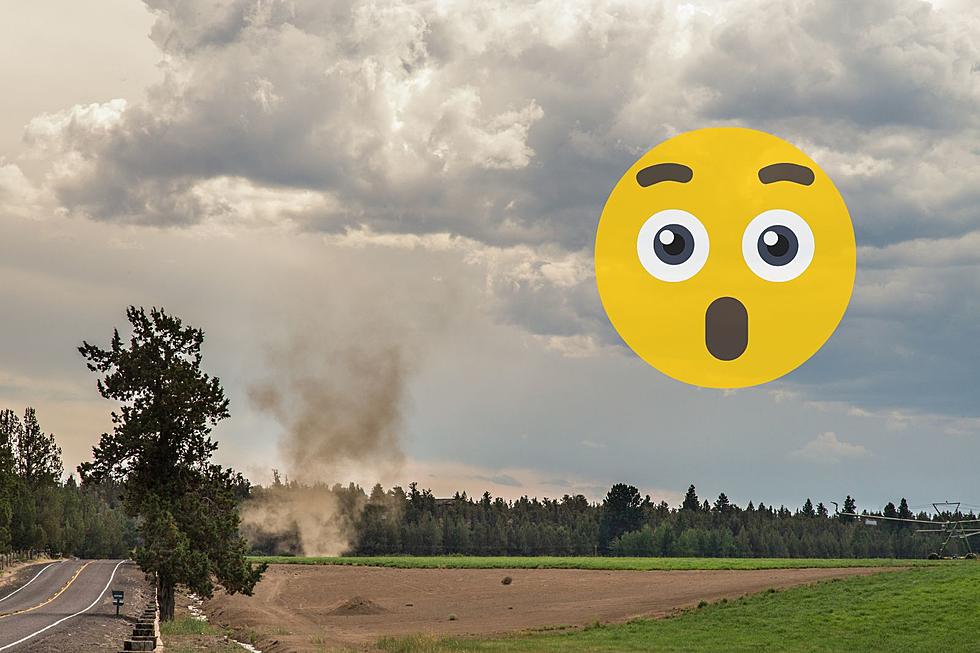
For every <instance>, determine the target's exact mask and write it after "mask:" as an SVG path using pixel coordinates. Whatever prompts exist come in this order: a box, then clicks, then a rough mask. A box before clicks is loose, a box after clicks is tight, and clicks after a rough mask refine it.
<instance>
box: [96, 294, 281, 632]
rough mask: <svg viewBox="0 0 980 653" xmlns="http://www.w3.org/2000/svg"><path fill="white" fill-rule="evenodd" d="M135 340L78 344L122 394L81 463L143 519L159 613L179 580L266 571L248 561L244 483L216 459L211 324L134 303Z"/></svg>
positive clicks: (105, 390) (144, 552)
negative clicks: (108, 427)
mask: <svg viewBox="0 0 980 653" xmlns="http://www.w3.org/2000/svg"><path fill="white" fill-rule="evenodd" d="M126 317H127V318H128V319H129V322H130V324H131V326H132V329H133V333H132V336H131V337H130V339H129V343H128V346H127V344H125V343H124V342H123V339H122V337H121V336H120V335H119V331H118V330H115V331H114V332H113V336H112V340H111V342H110V345H109V348H108V349H102V348H100V347H97V346H95V345H91V344H89V343H87V342H84V343H83V344H82V346H81V347H79V349H78V350H79V352H80V353H81V354H82V356H83V357H84V358H85V360H86V361H87V366H88V368H89V370H91V371H93V372H97V373H99V374H100V375H101V376H100V378H99V381H98V389H99V392H100V394H101V395H102V396H103V397H105V398H106V399H113V400H115V401H118V402H120V408H119V411H118V412H116V411H113V412H112V422H113V425H114V426H113V431H112V433H103V434H102V437H101V439H100V441H99V445H98V446H97V447H95V448H94V449H93V460H92V461H91V462H87V463H83V464H82V465H80V466H79V472H80V473H81V474H82V477H83V479H84V480H86V481H96V482H98V481H102V480H106V479H110V480H116V481H119V482H120V483H122V487H123V490H124V503H125V506H126V509H127V510H128V512H129V513H130V514H131V515H134V516H138V517H139V518H140V520H141V527H140V533H141V535H142V538H143V544H142V545H141V546H140V547H139V548H137V550H136V551H135V555H134V557H135V559H136V561H137V562H138V563H139V564H140V566H141V567H142V568H143V570H144V571H147V572H153V573H155V574H156V578H157V591H158V594H159V597H160V602H161V604H160V612H161V617H162V618H163V619H165V620H171V619H173V614H174V587H175V586H176V585H177V584H178V583H179V584H184V585H187V586H188V587H190V588H191V589H192V590H193V591H195V592H197V593H199V594H201V595H203V596H211V595H212V593H213V590H214V587H215V582H217V583H218V584H220V585H221V586H222V587H223V588H224V590H225V591H226V592H228V593H231V594H233V593H236V592H242V593H245V594H251V592H252V589H253V587H254V586H255V583H256V582H257V581H258V579H259V577H260V576H261V573H262V571H263V570H264V569H265V566H264V565H260V566H258V567H253V566H252V565H251V564H249V562H248V561H247V560H246V559H245V553H246V548H247V545H246V542H245V540H244V539H243V538H242V537H241V536H240V535H239V532H238V525H239V515H238V505H237V504H238V501H239V498H240V497H241V496H242V493H243V492H242V488H245V492H247V482H246V481H245V480H244V479H243V478H242V477H241V475H240V474H235V473H234V472H233V471H232V470H230V469H223V468H222V467H221V466H220V465H216V464H214V463H212V462H211V457H212V455H213V454H214V452H215V450H216V449H217V447H218V445H217V443H215V442H214V440H212V439H211V436H210V434H211V430H212V429H213V428H214V426H215V425H216V424H217V423H218V422H220V421H221V420H223V419H225V418H226V417H228V416H229V413H228V399H226V398H225V394H224V390H223V389H222V387H221V383H220V381H219V380H218V379H217V378H216V377H211V376H209V375H207V374H205V373H204V372H203V371H202V370H201V360H202V354H201V345H202V343H203V342H204V332H203V331H202V330H200V329H196V328H194V327H190V326H185V325H184V324H183V323H182V322H181V320H180V319H179V318H177V317H174V316H172V315H168V314H167V313H166V312H165V311H164V310H163V309H156V308H154V309H152V310H151V311H150V312H149V313H147V312H146V310H145V309H143V308H136V307H135V306H130V307H129V308H128V309H127V310H126Z"/></svg>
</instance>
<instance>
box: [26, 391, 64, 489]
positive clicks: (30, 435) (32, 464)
mask: <svg viewBox="0 0 980 653" xmlns="http://www.w3.org/2000/svg"><path fill="white" fill-rule="evenodd" d="M16 454H17V475H18V476H20V477H21V478H22V479H23V480H24V481H25V482H26V483H27V484H28V485H30V486H31V487H39V486H42V485H50V484H53V483H57V482H58V481H60V480H61V475H62V473H63V468H62V464H61V447H59V446H58V444H57V442H55V439H54V435H53V434H47V433H45V432H44V431H42V430H41V425H40V424H39V423H38V421H37V412H36V411H35V410H34V409H33V408H31V407H30V406H28V407H27V410H25V411H24V421H23V423H22V425H21V427H20V429H19V430H18V438H17V446H16Z"/></svg>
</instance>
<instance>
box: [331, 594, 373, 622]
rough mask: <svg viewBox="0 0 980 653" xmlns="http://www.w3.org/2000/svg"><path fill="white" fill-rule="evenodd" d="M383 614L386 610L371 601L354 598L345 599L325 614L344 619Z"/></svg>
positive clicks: (360, 597)
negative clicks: (346, 617) (353, 616)
mask: <svg viewBox="0 0 980 653" xmlns="http://www.w3.org/2000/svg"><path fill="white" fill-rule="evenodd" d="M383 612H387V610H385V609H384V608H382V607H381V606H380V605H378V604H377V603H375V602H374V601H372V600H371V599H366V598H364V597H362V596H355V597H354V598H352V599H347V600H346V601H344V602H343V603H341V604H340V605H338V606H337V607H336V608H334V609H333V610H331V611H330V612H328V613H327V614H331V615H337V616H341V617H344V616H349V615H359V614H381V613H383Z"/></svg>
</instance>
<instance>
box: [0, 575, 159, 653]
mask: <svg viewBox="0 0 980 653" xmlns="http://www.w3.org/2000/svg"><path fill="white" fill-rule="evenodd" d="M141 585H142V574H141V573H139V572H138V570H136V569H135V567H134V566H133V565H131V564H124V563H123V561H121V560H63V561H59V562H54V563H48V564H41V565H33V566H31V567H27V568H25V569H22V570H20V572H18V575H17V578H16V579H14V581H13V582H10V583H6V584H5V585H4V587H3V588H2V589H0V651H2V652H4V653H8V652H9V653H15V652H16V653H19V652H21V651H39V650H43V651H53V652H57V653H61V652H67V651H90V650H102V649H105V650H114V651H117V650H119V649H120V647H121V645H122V638H123V637H124V636H125V634H126V633H127V630H129V629H131V628H132V625H131V623H130V620H131V616H132V615H128V612H129V611H130V610H134V611H136V610H138V609H139V608H141V607H142V603H144V602H145V600H146V597H145V596H143V595H142V594H143V590H142V588H141V587H140V586H141ZM110 589H123V590H124V591H125V592H126V605H125V606H124V608H125V609H124V610H123V613H122V614H121V615H120V616H119V617H116V616H115V608H113V606H112V597H111V594H110V592H109V590H110ZM127 626H128V628H127Z"/></svg>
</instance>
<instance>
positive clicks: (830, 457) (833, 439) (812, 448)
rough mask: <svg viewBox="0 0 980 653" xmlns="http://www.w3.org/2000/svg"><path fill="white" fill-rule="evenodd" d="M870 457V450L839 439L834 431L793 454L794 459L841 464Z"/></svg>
mask: <svg viewBox="0 0 980 653" xmlns="http://www.w3.org/2000/svg"><path fill="white" fill-rule="evenodd" d="M867 455H868V450H867V449H865V448H864V447H863V446H862V445H860V444H851V443H850V442H844V441H843V440H840V439H838V438H837V434H836V433H833V432H832V431H827V432H825V433H821V434H820V435H818V436H817V437H815V438H814V439H812V440H810V441H809V442H807V443H806V444H805V445H803V448H802V449H798V450H796V451H794V452H793V453H792V456H793V457H794V458H799V459H802V460H808V461H810V462H815V463H839V462H840V461H841V460H853V459H855V458H863V457H865V456H867Z"/></svg>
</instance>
